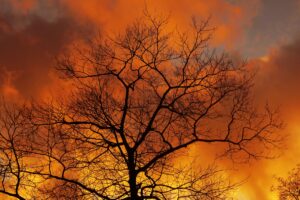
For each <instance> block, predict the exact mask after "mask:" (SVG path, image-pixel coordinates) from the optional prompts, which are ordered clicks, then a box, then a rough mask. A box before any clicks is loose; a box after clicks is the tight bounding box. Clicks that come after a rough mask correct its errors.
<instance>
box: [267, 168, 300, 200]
mask: <svg viewBox="0 0 300 200" xmlns="http://www.w3.org/2000/svg"><path fill="white" fill-rule="evenodd" d="M276 180H277V185H276V186H273V187H272V190H273V191H277V192H278V193H279V199H280V200H299V199H300V165H297V167H296V168H294V169H293V170H291V171H290V172H289V174H288V177H287V178H281V177H276Z"/></svg>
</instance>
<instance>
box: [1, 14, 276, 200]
mask: <svg viewBox="0 0 300 200" xmlns="http://www.w3.org/2000/svg"><path fill="white" fill-rule="evenodd" d="M211 34H212V30H211V29H210V28H209V26H208V21H204V22H201V23H197V22H196V21H193V24H192V27H191V29H190V30H188V32H186V33H171V32H168V23H167V20H165V19H159V18H152V17H151V16H147V17H146V19H144V20H141V21H139V22H135V23H133V24H132V25H131V26H129V27H128V28H127V29H126V30H125V31H124V33H122V34H120V35H118V36H116V37H113V38H111V37H104V36H101V37H100V38H99V39H98V40H95V41H93V42H91V43H89V44H88V45H87V46H88V47H80V48H75V49H72V53H71V54H69V55H67V56H66V55H65V56H63V57H62V58H60V59H59V63H58V70H59V71H60V73H61V74H62V75H63V78H67V79H69V80H70V81H71V82H72V83H73V84H72V86H70V88H71V90H72V94H70V95H68V96H67V98H65V100H62V101H55V102H51V103H47V104H40V103H38V104H36V103H35V104H33V105H32V106H29V107H27V108H25V109H21V111H20V114H21V115H20V117H18V113H14V115H13V116H12V117H14V119H12V120H11V121H10V118H9V116H10V115H8V114H9V113H10V112H6V113H7V114H5V117H4V120H2V127H1V134H0V136H1V141H2V140H3V142H1V147H0V150H1V155H0V158H1V159H0V170H1V171H0V173H1V178H2V186H1V188H0V192H2V193H4V194H8V195H10V196H14V197H16V198H19V199H22V198H34V196H35V195H40V196H43V197H42V198H43V199H134V200H138V199H225V198H226V194H227V192H228V191H229V190H230V189H232V187H233V186H232V185H230V184H229V183H227V182H226V181H223V180H222V179H221V176H222V175H220V171H218V170H217V169H216V168H214V167H208V168H207V169H206V170H198V171H197V170H192V168H185V167H180V166H178V165H175V164H174V162H175V161H176V162H178V160H176V158H178V155H179V154H180V153H182V152H185V151H186V147H189V146H190V145H201V144H202V143H222V144H224V146H226V147H225V149H224V155H229V156H231V158H232V159H233V160H237V161H241V160H244V159H250V158H258V157H264V156H269V154H268V153H269V150H272V148H274V147H277V145H278V142H279V141H280V140H279V138H278V137H276V134H274V131H275V130H276V129H278V128H279V127H280V122H279V121H278V120H277V118H276V113H274V112H273V111H272V110H271V109H269V108H268V107H266V109H265V110H264V112H261V113H260V112H258V111H257V110H256V109H255V108H254V107H253V106H252V102H251V98H250V89H251V85H252V80H253V74H252V73H251V72H250V71H249V70H247V68H246V67H245V65H244V63H236V62H234V61H233V60H232V59H230V57H229V56H227V55H226V54H218V53H216V52H215V51H212V50H210V49H209V48H208V43H209V40H210V38H211ZM7 117H8V118H7ZM7 119H9V121H7ZM19 123H20V125H21V126H20V128H19ZM24 138H26V140H25V141H24ZM16 143H18V145H16ZM200 159H201V158H200ZM20 192H21V193H22V194H20ZM22 195H23V197H22Z"/></svg>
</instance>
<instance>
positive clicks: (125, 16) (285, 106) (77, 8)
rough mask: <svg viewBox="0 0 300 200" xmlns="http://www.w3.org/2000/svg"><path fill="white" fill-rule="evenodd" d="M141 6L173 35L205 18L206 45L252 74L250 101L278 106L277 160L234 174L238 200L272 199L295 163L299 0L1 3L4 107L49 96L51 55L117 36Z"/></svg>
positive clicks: (299, 136) (299, 131) (299, 108)
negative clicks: (209, 38) (166, 20)
mask: <svg viewBox="0 0 300 200" xmlns="http://www.w3.org/2000/svg"><path fill="white" fill-rule="evenodd" d="M145 3H146V4H145ZM146 5H147V7H148V9H149V10H150V11H151V12H154V10H155V12H156V14H163V15H169V14H170V16H171V24H176V25H177V28H184V27H186V26H187V25H188V23H189V22H190V21H189V19H190V18H191V16H194V17H196V18H201V17H204V18H205V17H208V16H211V17H212V20H211V24H212V26H214V27H216V28H217V29H216V33H215V37H214V39H213V45H215V46H216V47H218V48H221V49H225V50H226V51H228V52H229V53H232V54H233V55H235V56H238V57H240V56H242V57H244V58H247V59H248V61H249V65H251V66H255V67H258V68H259V72H258V76H257V78H256V86H255V94H256V96H257V98H259V99H262V100H264V101H268V102H272V103H274V104H276V105H280V106H281V111H282V116H283V119H284V121H285V122H286V128H285V130H284V131H283V133H282V134H289V137H288V139H287V141H286V142H287V145H286V149H283V152H282V156H281V157H280V158H278V159H274V160H264V161H256V162H253V163H250V164H247V165H235V166H234V168H235V171H234V173H233V174H234V178H235V179H236V180H239V179H244V178H245V177H248V176H249V178H248V181H247V182H246V183H245V184H244V185H243V186H241V187H240V188H239V190H238V191H237V193H236V197H237V199H239V200H248V199H249V200H250V199H270V200H271V199H276V195H275V194H274V193H271V192H270V186H271V184H272V183H273V182H274V179H273V176H274V175H283V176H284V175H286V174H287V172H288V171H289V170H290V169H292V168H293V167H294V166H296V164H297V163H299V158H300V151H299V150H298V147H299V145H300V123H299V121H300V104H299V102H300V79H299V77H300V56H299V52H300V26H299V25H297V24H300V1H299V0H288V1H282V0H251V1H249V0H210V1H207V0H146V1H141V0H61V1H59V0H0V72H1V73H0V91H1V93H3V95H4V96H5V98H7V99H9V100H16V99H20V98H21V99H30V98H32V97H38V96H44V95H45V94H49V93H51V94H53V93H56V91H57V90H58V86H57V85H58V84H57V82H56V81H57V79H56V77H55V75H53V72H52V71H51V69H52V68H53V67H54V66H55V62H54V58H55V57H56V56H58V55H59V54H60V53H62V52H64V51H66V49H67V48H68V47H69V46H70V45H71V44H74V42H75V43H76V41H77V42H78V41H79V39H82V38H89V37H92V36H93V35H94V34H95V33H96V32H97V31H105V32H109V33H115V32H116V31H120V30H122V29H123V28H124V27H125V26H126V24H128V23H130V22H132V21H133V20H134V19H136V18H137V17H139V16H140V15H141V14H142V10H143V9H144V8H145V6H146ZM298 22H299V23H298ZM193 151H195V153H197V150H193ZM206 151H207V150H206ZM200 155H201V154H200ZM220 163H221V164H222V165H224V166H226V167H228V164H225V163H227V162H225V161H220Z"/></svg>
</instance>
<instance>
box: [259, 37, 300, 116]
mask: <svg viewBox="0 0 300 200" xmlns="http://www.w3.org/2000/svg"><path fill="white" fill-rule="evenodd" d="M299 52H300V35H299V36H298V37H297V38H296V39H294V41H293V42H291V43H289V44H286V45H283V46H281V47H280V48H276V49H273V50H272V51H271V53H270V55H269V56H268V59H267V60H268V61H267V62H260V63H259V64H260V65H261V76H260V79H261V80H260V81H259V84H260V86H259V88H260V91H261V93H262V94H264V95H265V96H269V97H268V98H269V99H270V100H271V101H276V102H277V103H278V104H280V105H282V106H283V107H284V108H293V110H294V111H295V112H299V111H300V105H299V101H300V56H299ZM297 108H298V109H297ZM288 110H289V109H288Z"/></svg>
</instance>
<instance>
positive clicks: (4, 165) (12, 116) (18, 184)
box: [0, 101, 35, 200]
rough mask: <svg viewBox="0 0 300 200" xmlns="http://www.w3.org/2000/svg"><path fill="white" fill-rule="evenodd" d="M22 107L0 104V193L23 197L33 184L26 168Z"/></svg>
mask: <svg viewBox="0 0 300 200" xmlns="http://www.w3.org/2000/svg"><path fill="white" fill-rule="evenodd" d="M23 111H24V109H23V108H21V107H18V106H16V105H15V106H13V105H8V104H6V103H5V102H4V101H3V102H1V106H0V179H1V185H0V193H1V194H4V195H7V196H10V197H12V198H17V199H20V200H23V199H25V192H24V189H25V188H26V190H27V194H29V193H30V191H31V190H32V188H33V187H34V186H35V184H34V182H33V181H32V180H31V179H30V177H29V176H28V175H26V174H25V173H23V171H25V170H26V164H25V163H26V158H27V155H28V154H26V148H25V146H27V145H26V140H25V139H24V138H26V136H27V134H26V125H25V121H26V120H25V119H24V115H23Z"/></svg>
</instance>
